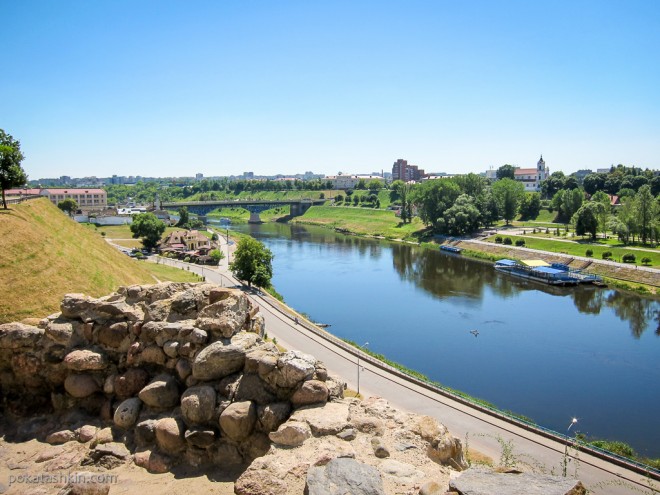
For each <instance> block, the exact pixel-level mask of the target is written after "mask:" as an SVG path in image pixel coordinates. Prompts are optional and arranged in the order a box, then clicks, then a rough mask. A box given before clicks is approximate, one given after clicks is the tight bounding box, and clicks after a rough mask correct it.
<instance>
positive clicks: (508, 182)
mask: <svg viewBox="0 0 660 495" xmlns="http://www.w3.org/2000/svg"><path fill="white" fill-rule="evenodd" d="M492 191H493V196H494V197H495V201H496V202H497V209H498V210H499V212H500V215H502V218H504V220H505V221H506V224H507V225H509V222H510V221H511V220H513V219H514V218H515V217H516V214H517V213H518V209H519V208H520V203H521V202H522V199H523V197H524V195H525V186H524V185H523V184H522V182H518V181H516V180H512V179H501V180H498V181H497V182H495V183H494V184H493V186H492Z"/></svg>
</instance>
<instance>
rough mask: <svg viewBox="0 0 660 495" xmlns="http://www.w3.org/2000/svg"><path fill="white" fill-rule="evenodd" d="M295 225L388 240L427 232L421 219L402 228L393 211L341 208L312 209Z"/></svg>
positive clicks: (317, 207)
mask: <svg viewBox="0 0 660 495" xmlns="http://www.w3.org/2000/svg"><path fill="white" fill-rule="evenodd" d="M292 222H294V223H304V224H311V225H322V226H326V227H334V228H338V229H344V230H348V231H350V232H353V233H356V234H367V235H377V236H383V237H386V238H388V239H406V238H408V239H410V238H412V236H413V234H414V233H416V232H419V231H421V230H423V229H424V225H423V224H422V222H421V221H420V220H419V219H418V218H415V219H414V220H413V222H412V223H410V224H406V225H402V224H401V221H400V220H399V219H398V218H397V217H396V216H395V215H394V212H393V211H388V210H373V209H367V208H347V207H340V206H312V207H311V208H310V209H309V210H307V212H306V213H305V214H304V215H303V216H302V217H297V218H294V219H293V220H292Z"/></svg>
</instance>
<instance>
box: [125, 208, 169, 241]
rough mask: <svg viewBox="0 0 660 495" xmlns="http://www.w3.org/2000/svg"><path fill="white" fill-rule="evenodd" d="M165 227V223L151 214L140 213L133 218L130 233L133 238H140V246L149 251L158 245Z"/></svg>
mask: <svg viewBox="0 0 660 495" xmlns="http://www.w3.org/2000/svg"><path fill="white" fill-rule="evenodd" d="M165 227H166V226H165V223H164V222H162V221H161V220H158V218H157V217H156V215H154V214H153V213H140V214H138V215H135V216H134V217H133V223H131V232H132V233H133V237H134V238H136V239H137V238H138V237H141V238H142V245H143V246H144V247H145V248H146V249H149V250H151V249H154V248H155V247H156V246H157V245H158V242H159V241H160V237H161V236H162V235H163V232H165Z"/></svg>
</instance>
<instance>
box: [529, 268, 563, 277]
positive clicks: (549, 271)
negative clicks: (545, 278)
mask: <svg viewBox="0 0 660 495" xmlns="http://www.w3.org/2000/svg"><path fill="white" fill-rule="evenodd" d="M534 271H535V272H541V273H547V274H548V275H559V274H564V273H566V270H557V269H556V268H550V267H549V266H538V267H536V268H534Z"/></svg>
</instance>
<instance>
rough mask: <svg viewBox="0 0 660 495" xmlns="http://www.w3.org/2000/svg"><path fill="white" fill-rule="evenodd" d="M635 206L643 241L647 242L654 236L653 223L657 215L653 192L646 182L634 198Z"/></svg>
mask: <svg viewBox="0 0 660 495" xmlns="http://www.w3.org/2000/svg"><path fill="white" fill-rule="evenodd" d="M633 208H634V211H635V213H636V214H637V221H638V225H639V235H640V236H641V238H642V243H643V244H646V240H647V239H648V238H650V237H651V236H652V230H653V223H654V221H655V217H656V215H657V212H656V202H655V200H654V198H653V195H652V194H651V186H649V185H648V184H645V185H643V186H642V187H640V188H639V192H638V193H637V194H636V195H635V199H634V200H633Z"/></svg>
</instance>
